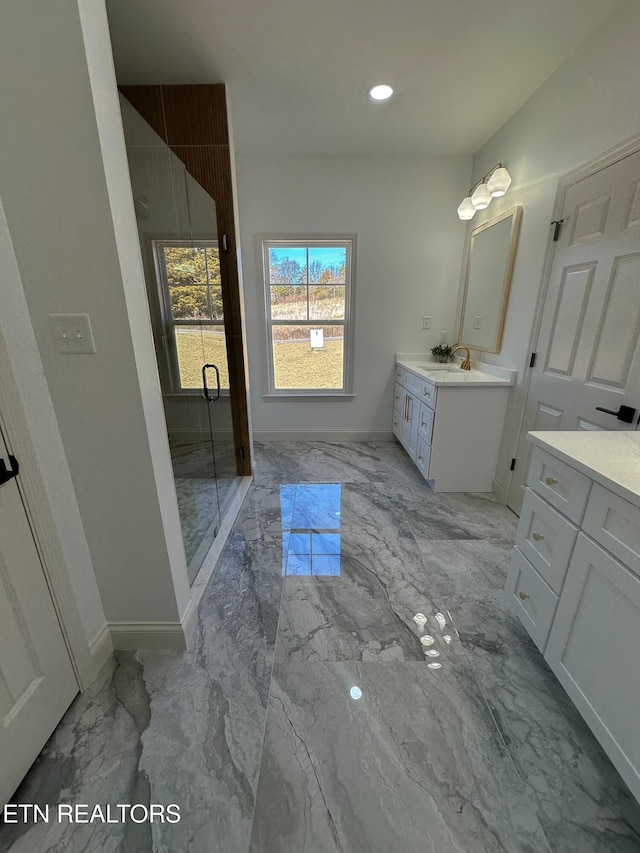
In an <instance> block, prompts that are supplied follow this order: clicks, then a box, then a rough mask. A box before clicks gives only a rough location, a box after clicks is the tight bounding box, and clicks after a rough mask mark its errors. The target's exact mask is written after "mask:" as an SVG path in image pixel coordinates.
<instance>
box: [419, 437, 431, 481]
mask: <svg viewBox="0 0 640 853" xmlns="http://www.w3.org/2000/svg"><path fill="white" fill-rule="evenodd" d="M430 456H431V447H430V446H429V445H428V444H427V442H426V441H425V440H424V439H422V438H420V436H418V449H417V452H416V465H417V466H418V470H419V471H420V473H421V474H422V476H423V477H424V478H425V480H428V479H429V458H430Z"/></svg>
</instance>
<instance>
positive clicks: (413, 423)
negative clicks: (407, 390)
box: [404, 394, 420, 462]
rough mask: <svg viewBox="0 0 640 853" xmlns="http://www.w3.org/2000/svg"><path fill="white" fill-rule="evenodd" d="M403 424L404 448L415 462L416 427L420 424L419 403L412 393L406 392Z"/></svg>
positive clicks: (416, 445)
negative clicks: (405, 417)
mask: <svg viewBox="0 0 640 853" xmlns="http://www.w3.org/2000/svg"><path fill="white" fill-rule="evenodd" d="M404 426H405V448H406V450H407V453H408V454H409V456H410V457H411V458H412V459H413V460H414V462H415V460H416V454H417V447H418V428H419V426H420V403H419V402H418V400H417V398H416V397H414V396H413V394H407V419H406V421H405V424H404Z"/></svg>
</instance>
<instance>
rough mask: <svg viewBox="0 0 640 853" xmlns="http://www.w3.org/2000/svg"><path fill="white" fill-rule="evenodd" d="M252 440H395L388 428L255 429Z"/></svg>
mask: <svg viewBox="0 0 640 853" xmlns="http://www.w3.org/2000/svg"><path fill="white" fill-rule="evenodd" d="M253 440H254V441H395V437H394V435H393V432H392V431H391V430H390V429H389V430H386V429H379V430H376V429H354V430H344V429H333V430H331V429H324V430H286V431H285V430H273V431H270V430H255V431H254V433H253Z"/></svg>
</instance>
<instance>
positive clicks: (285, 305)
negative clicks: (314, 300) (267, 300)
mask: <svg viewBox="0 0 640 853" xmlns="http://www.w3.org/2000/svg"><path fill="white" fill-rule="evenodd" d="M270 290H271V316H272V317H273V319H274V320H307V319H308V317H307V287H306V285H303V286H302V287H300V286H298V287H292V286H291V285H289V284H276V285H275V287H271V288H270Z"/></svg>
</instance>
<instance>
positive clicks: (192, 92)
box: [120, 83, 252, 475]
mask: <svg viewBox="0 0 640 853" xmlns="http://www.w3.org/2000/svg"><path fill="white" fill-rule="evenodd" d="M120 91H121V92H122V94H123V95H124V97H125V98H126V99H127V100H128V101H129V103H130V104H131V105H132V106H133V107H134V109H136V110H137V111H138V112H139V113H140V115H141V116H142V117H143V118H144V119H145V121H146V122H147V123H148V124H149V125H150V126H151V127H152V128H153V130H154V131H155V132H156V133H157V134H158V136H160V138H161V139H162V140H164V142H165V143H166V144H167V145H168V146H169V148H170V149H171V150H172V151H173V153H174V154H175V155H176V156H177V157H179V158H180V160H181V161H182V162H183V163H184V165H185V167H186V169H187V171H188V172H189V174H190V175H191V176H192V177H193V178H194V179H195V180H196V181H197V182H198V183H199V184H200V185H201V186H202V187H203V189H205V190H206V191H207V192H208V193H209V195H210V196H211V197H212V198H213V199H214V201H215V203H216V220H217V227H218V236H219V239H220V241H222V235H226V237H227V246H228V251H226V252H225V251H224V250H223V248H222V245H221V246H220V277H221V279H222V303H223V307H224V326H225V333H226V339H227V358H228V361H229V380H230V386H231V416H232V419H233V431H234V437H235V454H236V468H237V472H238V474H240V475H249V474H251V473H252V471H251V455H250V447H251V442H250V435H249V416H248V406H247V388H248V383H247V373H246V364H245V357H244V354H245V346H244V336H243V331H242V329H243V326H242V299H241V295H240V278H239V274H238V257H237V252H236V245H237V244H236V229H235V217H234V209H233V183H232V170H231V149H230V145H229V126H228V122H227V97H226V90H225V86H224V83H218V84H212V85H208V84H203V85H192V86H120Z"/></svg>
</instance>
